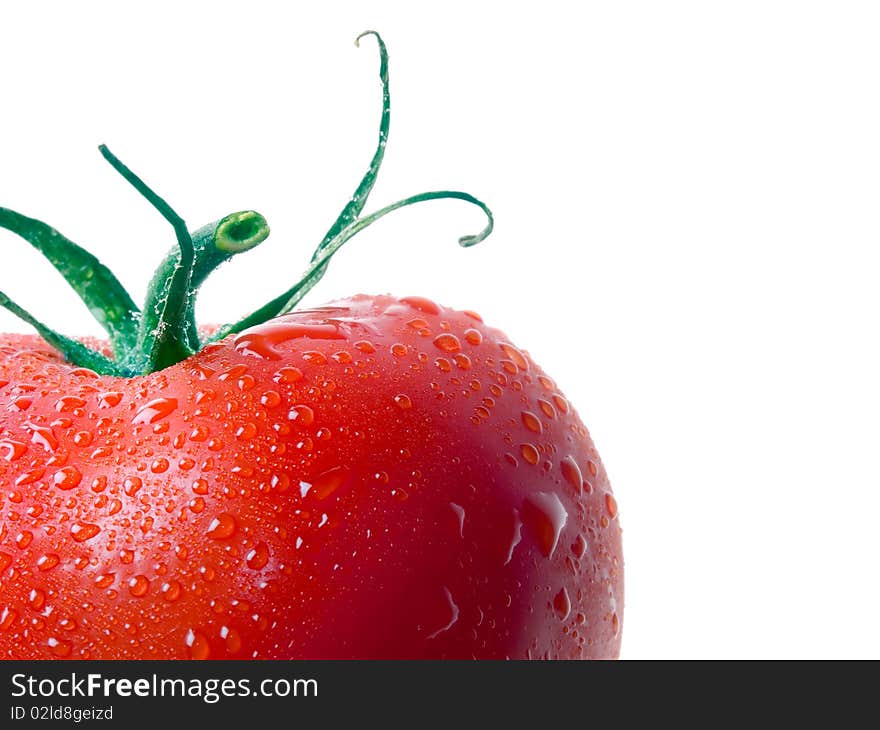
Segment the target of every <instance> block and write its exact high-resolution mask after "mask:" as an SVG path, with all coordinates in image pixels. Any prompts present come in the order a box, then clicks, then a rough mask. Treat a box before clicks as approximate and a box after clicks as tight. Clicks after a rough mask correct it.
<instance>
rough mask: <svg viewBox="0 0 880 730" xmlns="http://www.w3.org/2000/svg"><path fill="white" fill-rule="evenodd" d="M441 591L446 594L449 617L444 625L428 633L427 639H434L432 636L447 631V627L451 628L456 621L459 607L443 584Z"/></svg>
mask: <svg viewBox="0 0 880 730" xmlns="http://www.w3.org/2000/svg"><path fill="white" fill-rule="evenodd" d="M443 593H444V595H445V596H446V603H447V605H448V610H449V613H450V618H449V621H448V622H447V623H446V624H445V625H443V626H441V627H440V628H439V629H437V630H436V631H435V632H433V633H431V634H428V638H429V639H434V638H436V637H438V636H439V635H440V634H442V633H444V632H446V631H449V629H451V628H452V627H453V626H455V624H456V622H457V621H458V615H459V609H458V605H457V604H456V602H455V601H454V600H453V598H452V593H451V592H450V591H449V589H448V588H447V587H446V586H443Z"/></svg>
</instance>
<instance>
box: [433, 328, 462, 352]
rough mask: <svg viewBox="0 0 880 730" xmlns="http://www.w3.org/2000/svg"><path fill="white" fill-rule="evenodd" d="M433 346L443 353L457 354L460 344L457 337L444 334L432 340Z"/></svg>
mask: <svg viewBox="0 0 880 730" xmlns="http://www.w3.org/2000/svg"><path fill="white" fill-rule="evenodd" d="M434 345H436V346H437V347H438V348H439V349H441V350H443V351H444V352H458V351H459V350H461V342H460V341H459V339H458V337H456V336H455V335H453V334H450V333H448V332H444V333H443V334H442V335H437V336H436V337H435V338H434Z"/></svg>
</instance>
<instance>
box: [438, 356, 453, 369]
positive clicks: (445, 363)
mask: <svg viewBox="0 0 880 730" xmlns="http://www.w3.org/2000/svg"><path fill="white" fill-rule="evenodd" d="M434 364H435V365H436V366H437V367H438V368H440V370H442V371H443V372H444V373H448V372H450V371H451V370H452V363H451V362H449V360H447V359H446V358H445V357H438V358H437V359H436V360H434Z"/></svg>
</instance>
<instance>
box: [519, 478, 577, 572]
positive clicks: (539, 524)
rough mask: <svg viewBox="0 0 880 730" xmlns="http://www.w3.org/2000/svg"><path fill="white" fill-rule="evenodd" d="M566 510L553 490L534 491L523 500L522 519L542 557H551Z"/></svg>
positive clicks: (566, 517) (563, 523)
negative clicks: (536, 543)
mask: <svg viewBox="0 0 880 730" xmlns="http://www.w3.org/2000/svg"><path fill="white" fill-rule="evenodd" d="M567 520H568V512H566V511H565V507H564V506H563V504H562V501H561V500H560V499H559V497H558V496H557V495H556V494H555V493H553V492H536V493H535V494H530V495H529V496H528V497H526V499H525V501H524V502H523V521H524V522H525V524H526V525H527V526H528V527H529V529H530V531H531V532H532V534H533V536H534V538H535V540H537V542H538V547H539V548H540V550H541V553H542V554H543V555H544V557H547V558H549V557H552V555H553V553H554V551H555V550H556V544H557V543H558V542H559V536H560V534H561V533H562V529H563V528H564V527H565V523H566V522H567Z"/></svg>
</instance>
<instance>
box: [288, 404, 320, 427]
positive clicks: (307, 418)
mask: <svg viewBox="0 0 880 730" xmlns="http://www.w3.org/2000/svg"><path fill="white" fill-rule="evenodd" d="M287 420H288V421H293V422H294V423H295V424H296V425H297V426H303V427H305V426H310V425H311V424H312V423H313V422H314V420H315V412H314V411H313V410H312V409H311V408H309V406H294V407H293V408H291V409H290V412H289V413H288V414H287Z"/></svg>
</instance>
